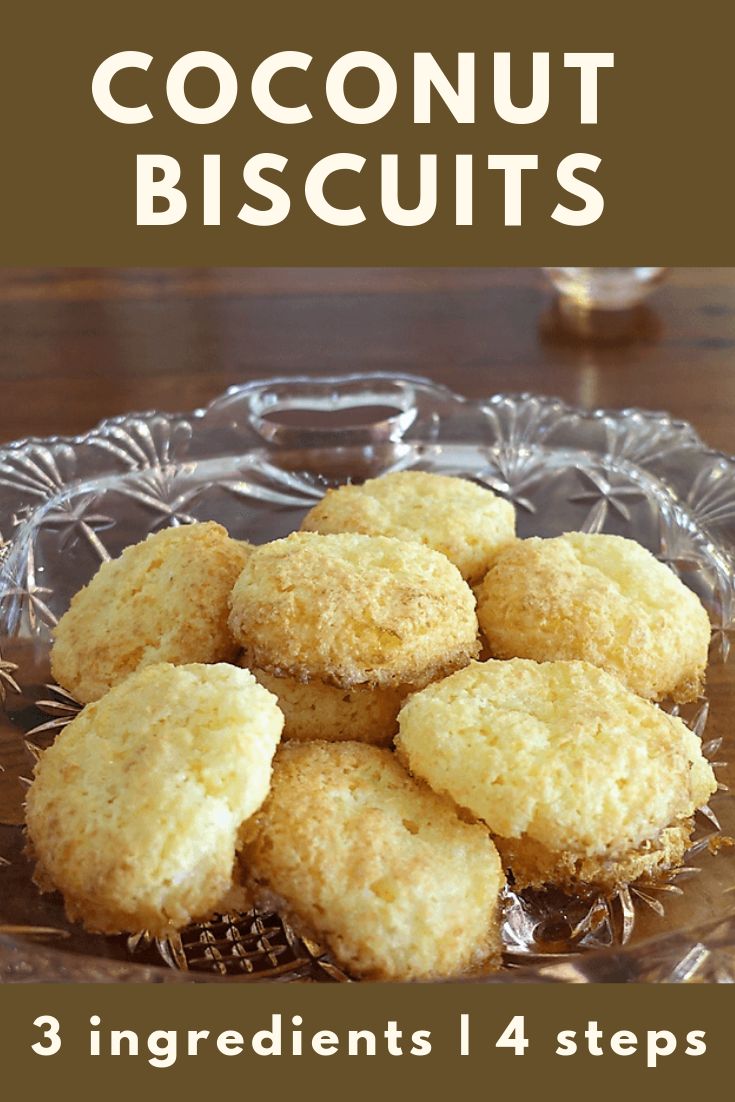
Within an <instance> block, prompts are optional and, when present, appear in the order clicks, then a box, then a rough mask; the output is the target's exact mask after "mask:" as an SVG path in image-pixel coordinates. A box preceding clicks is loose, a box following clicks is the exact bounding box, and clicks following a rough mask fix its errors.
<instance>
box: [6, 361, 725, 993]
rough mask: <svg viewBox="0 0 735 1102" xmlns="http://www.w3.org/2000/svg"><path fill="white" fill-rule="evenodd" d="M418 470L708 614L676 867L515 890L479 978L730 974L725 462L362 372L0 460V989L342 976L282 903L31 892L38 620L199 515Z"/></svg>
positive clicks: (581, 416) (39, 688)
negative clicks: (510, 510) (94, 907)
mask: <svg viewBox="0 0 735 1102" xmlns="http://www.w3.org/2000/svg"><path fill="white" fill-rule="evenodd" d="M412 467H415V468H420V469H423V470H429V471H437V472H441V473H445V474H454V475H463V476H465V477H468V478H472V479H474V480H476V481H477V482H479V483H480V484H483V485H486V486H489V487H490V488H492V489H493V490H494V491H496V492H497V493H499V494H502V495H503V496H505V497H507V498H508V499H510V500H511V501H512V502H513V503H514V504H515V506H516V510H517V516H518V532H519V535H521V536H530V535H541V536H553V535H559V534H561V533H562V532H565V531H569V530H573V529H578V530H583V531H586V532H610V533H615V534H618V535H623V536H628V537H632V538H634V539H636V540H638V541H639V542H640V543H642V544H643V545H644V546H645V547H647V548H649V550H651V551H652V552H653V553H654V554H655V555H657V556H658V557H659V558H660V559H661V560H662V561H663V562H665V563H666V564H667V565H668V566H669V567H670V568H671V569H672V570H674V571H675V572H676V573H677V574H678V575H679V576H680V577H681V578H682V580H683V581H684V582H685V583H686V584H687V585H689V586H690V587H691V588H692V589H694V590H695V591H696V592H697V594H698V595H699V596H700V598H701V599H702V601H703V602H704V604H705V605H706V607H707V609H708V611H709V614H710V617H711V620H712V645H711V652H710V665H709V670H708V681H707V695H706V698H705V699H702V700H700V701H698V702H697V703H696V704H694V705H687V706H686V707H685V708H683V709H682V710H681V714H682V716H683V718H684V719H685V720H686V722H687V723H689V724H690V726H692V727H693V728H694V729H695V730H696V731H697V733H698V734H699V735H700V736H701V738H702V740H703V743H704V751H705V753H706V755H707V756H708V757H709V758H710V760H712V761H713V763H717V764H716V772H717V777H718V781H719V783H720V791H718V792H717V794H716V795H715V796H714V797H713V799H712V801H711V804H710V807H709V808H708V809H705V810H704V811H702V812H700V813H698V815H697V826H696V832H695V835H694V843H693V846H692V849H691V851H690V852H689V853H688V854H687V857H686V860H685V863H684V865H683V867H682V868H680V869H675V870H672V871H671V873H670V874H668V875H667V876H666V877H665V878H664V879H663V880H659V881H657V882H655V883H650V884H649V883H645V884H643V883H638V884H635V885H632V886H631V887H630V888H629V889H626V890H625V891H622V892H620V893H619V894H618V895H617V896H616V897H615V898H613V899H603V898H601V897H599V896H590V897H589V898H575V899H570V898H566V897H563V896H561V895H555V894H553V893H525V894H523V895H520V896H518V895H515V894H513V893H512V892H510V891H509V892H508V893H507V896H506V898H505V899H504V922H503V939H504V945H505V953H504V964H503V968H502V969H501V970H500V971H499V972H497V973H494V974H492V975H488V976H482V977H480V978H479V980H480V982H494V983H498V982H523V981H525V982H534V981H536V982H593V981H625V982H627V981H653V982H733V981H734V980H735V849H733V848H731V846H730V845H729V839H730V837H731V836H733V835H735V797H733V795H732V794H731V793H730V791H729V786H732V785H733V784H734V783H735V768H734V765H733V763H735V676H734V675H733V669H734V668H735V666H734V664H733V663H732V662H728V657H729V650H730V642H731V639H732V635H733V631H734V630H735V581H734V571H735V460H733V459H732V458H730V457H727V456H725V455H722V454H719V453H716V452H713V451H710V450H708V449H707V448H706V446H705V445H704V444H703V443H702V442H701V440H700V439H699V437H698V436H697V434H696V432H695V431H694V429H693V428H692V427H691V426H690V425H688V424H686V423H685V422H682V421H675V420H673V419H672V418H670V417H669V416H668V415H666V414H664V413H651V412H645V411H642V410H633V409H628V410H594V411H588V410H581V409H575V408H572V407H570V406H567V405H565V404H564V403H563V402H561V401H558V400H556V399H553V398H545V397H537V396H533V395H528V394H521V395H514V394H510V395H493V396H492V397H488V398H487V399H485V400H479V401H475V400H472V401H470V400H467V399H464V398H462V397H460V396H459V395H457V394H454V393H452V392H451V391H449V390H447V389H445V388H443V387H440V386H437V385H435V384H433V383H431V382H430V381H429V380H426V379H421V378H416V377H413V376H408V375H392V374H370V375H360V374H353V375H345V376H341V377H332V378H325V377H312V378H307V377H290V378H281V379H266V380H262V381H259V382H253V383H249V384H247V385H244V386H237V387H233V388H231V389H230V390H228V391H227V392H226V393H225V394H224V395H222V396H221V397H220V398H218V399H216V400H215V401H214V402H213V403H212V404H211V405H210V406H208V407H207V408H206V409H204V410H197V411H195V412H194V413H189V414H166V413H144V414H130V415H126V416H124V417H118V418H114V419H112V420H109V421H105V422H103V423H102V424H101V425H100V426H98V427H97V428H96V429H94V430H92V431H91V432H89V433H86V434H84V435H83V436H79V437H74V438H53V439H49V440H25V441H20V442H18V443H15V444H10V445H8V446H6V447H4V448H1V449H0V535H1V536H2V544H1V547H0V704H2V708H1V709H0V711H1V713H2V714H1V715H0V981H6V982H8V981H18V982H22V981H49V980H66V981H80V982H81V981H124V982H131V981H138V982H186V981H191V980H198V981H202V980H212V981H215V982H243V981H265V980H270V981H274V980H280V981H286V980H291V979H301V980H310V981H323V982H333V981H337V980H342V981H344V980H349V978H350V977H348V976H345V975H344V973H343V972H341V970H340V969H339V968H338V967H337V966H336V965H335V963H334V962H333V961H332V960H331V959H330V957H329V955H328V954H327V953H326V952H325V951H324V950H323V949H322V947H320V946H319V945H317V944H315V943H313V942H311V941H309V940H308V939H304V938H303V937H299V936H297V935H296V933H295V932H294V931H293V930H291V929H290V928H289V927H288V925H287V924H286V923H285V922H283V921H282V920H281V919H280V918H279V917H278V916H277V915H272V914H254V913H251V914H238V915H223V916H217V917H216V918H214V919H213V920H212V921H211V922H208V923H203V924H199V925H197V926H192V927H190V928H188V929H187V930H185V931H183V932H182V933H181V935H176V936H174V937H172V938H169V939H167V940H165V941H163V940H156V939H151V938H149V937H148V936H147V935H146V933H145V932H144V931H141V932H140V933H139V934H137V935H135V936H134V937H131V938H125V937H117V938H106V937H101V936H95V935H91V934H86V933H84V931H82V930H81V928H79V927H77V926H74V925H72V924H70V923H68V922H67V920H66V919H65V917H64V912H63V906H62V903H61V900H60V897H59V896H57V895H53V894H52V895H41V894H39V892H38V890H37V889H36V888H35V887H34V885H33V884H32V881H31V871H32V870H31V866H30V863H29V862H28V860H27V859H26V857H25V856H24V852H23V848H24V837H23V827H22V823H23V798H24V791H25V786H26V785H27V783H28V779H29V778H30V776H31V772H32V769H33V764H34V758H35V756H37V754H38V753H39V752H41V751H42V750H43V749H44V748H45V747H46V746H48V745H49V743H50V741H51V740H52V739H53V738H54V737H55V735H56V734H57V733H58V731H59V730H60V729H61V728H62V727H63V725H64V723H65V722H68V720H69V718H71V717H72V716H73V715H74V714H75V712H76V711H77V710H78V705H76V703H75V702H74V701H73V700H72V699H71V698H70V697H68V696H67V694H65V693H64V692H63V691H62V690H60V689H59V688H58V687H56V686H54V685H53V684H52V683H51V680H50V672H49V648H50V642H51V630H52V628H53V625H54V623H55V622H56V620H57V619H58V617H59V616H60V615H61V614H62V613H63V612H64V610H65V609H66V607H67V605H68V603H69V600H70V598H71V597H72V595H73V594H74V593H75V592H76V590H78V589H79V588H80V587H81V586H82V585H84V584H85V583H86V582H87V581H88V580H89V579H90V577H91V576H92V575H93V574H94V572H95V571H96V570H97V568H98V567H99V565H100V563H101V562H102V561H104V560H105V559H107V558H109V557H114V556H117V555H118V554H119V553H120V552H121V551H122V549H123V548H124V547H126V546H127V545H128V544H130V543H133V542H136V541H138V540H140V539H142V538H144V537H145V536H146V535H148V533H150V532H154V531H157V530H158V529H160V528H162V527H165V526H166V525H176V524H188V523H191V522H192V521H199V520H217V521H219V522H221V523H222V524H224V525H225V526H226V527H227V528H228V529H229V531H230V533H231V534H232V535H233V536H235V537H237V538H241V539H248V540H251V541H253V542H255V543H260V542H263V541H265V540H269V539H274V538H277V537H280V536H283V535H286V534H287V533H288V532H290V531H292V530H293V529H294V528H297V527H298V526H299V523H300V521H301V518H302V516H303V515H304V513H305V512H306V511H307V510H308V509H309V508H310V507H311V506H312V505H313V504H314V503H315V502H316V501H317V500H319V498H320V497H321V496H322V495H323V493H324V492H325V490H326V488H327V487H329V486H335V485H338V484H340V483H342V482H345V481H347V480H362V479H364V478H366V477H372V476H375V475H379V474H383V473H385V472H387V471H394V470H403V469H407V468H412ZM664 706H666V705H664ZM470 979H472V980H475V981H477V980H478V977H471V978H470Z"/></svg>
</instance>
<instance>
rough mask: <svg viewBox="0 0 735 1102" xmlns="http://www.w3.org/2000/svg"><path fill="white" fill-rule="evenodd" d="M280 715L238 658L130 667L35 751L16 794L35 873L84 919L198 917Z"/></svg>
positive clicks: (220, 892) (266, 762)
mask: <svg viewBox="0 0 735 1102" xmlns="http://www.w3.org/2000/svg"><path fill="white" fill-rule="evenodd" d="M282 727H283V715H282V714H281V712H280V710H279V708H278V705H277V703H276V698H275V697H274V696H273V695H272V694H271V693H269V692H268V691H267V690H266V689H264V688H263V687H262V686H261V685H259V684H258V683H257V681H256V680H255V678H254V677H253V675H252V674H251V673H250V672H249V671H248V670H241V669H238V667H236V666H229V665H225V664H219V665H211V666H210V665H187V666H171V665H169V664H166V663H164V664H161V665H156V666H149V667H147V668H146V669H144V670H140V671H138V672H137V673H134V674H132V675H131V676H130V677H129V678H127V680H125V681H124V682H122V684H120V685H118V686H117V687H116V688H114V689H112V690H110V692H109V693H107V695H106V696H105V697H103V699H102V700H100V701H97V702H96V703H94V704H89V705H87V707H86V708H84V709H82V711H81V712H80V713H79V715H78V716H77V717H76V718H75V719H74V720H72V722H71V723H70V724H69V725H68V726H67V727H66V728H64V730H63V731H62V732H61V734H60V735H59V736H58V737H57V739H56V741H55V742H54V743H53V745H52V746H51V747H50V748H49V749H48V750H46V751H45V752H44V753H43V754H42V755H41V758H40V760H39V762H38V764H37V765H36V769H35V773H34V778H33V782H32V784H31V787H30V788H29V790H28V798H27V805H26V823H27V828H28V836H29V846H30V851H31V853H32V855H33V856H34V857H35V859H36V862H37V865H36V874H35V879H36V882H37V883H38V884H39V886H40V887H41V888H42V889H43V890H51V889H53V888H56V889H58V890H60V891H61V892H62V894H63V896H64V902H65V904H66V910H67V914H68V915H69V917H70V919H72V920H73V921H75V920H80V921H81V922H83V923H84V925H85V926H86V928H87V929H89V930H92V931H95V932H100V933H109V934H111V933H120V932H131V933H134V932H137V931H139V930H144V929H145V930H149V931H150V932H151V933H154V934H156V935H160V936H163V935H165V934H166V933H167V932H171V931H172V930H174V929H179V928H181V927H183V926H185V925H187V924H188V923H189V922H190V921H192V920H198V919H203V918H208V917H209V916H210V914H211V913H212V911H213V910H215V909H216V908H217V906H218V904H219V903H220V901H221V900H222V899H223V897H224V896H225V894H226V893H227V892H228V890H229V888H230V886H231V883H232V873H233V867H234V860H235V846H236V842H237V837H238V831H239V829H240V827H241V825H242V823H243V822H244V821H245V820H246V819H248V818H249V817H250V816H251V815H252V814H253V813H254V812H255V811H257V810H258V808H259V807H260V806H261V804H262V803H263V800H264V799H265V797H266V795H267V792H268V787H269V784H270V776H271V761H272V758H273V755H274V753H275V749H276V746H277V744H278V741H279V739H280V735H281V729H282Z"/></svg>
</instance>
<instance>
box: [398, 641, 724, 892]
mask: <svg viewBox="0 0 735 1102" xmlns="http://www.w3.org/2000/svg"><path fill="white" fill-rule="evenodd" d="M399 726H400V732H399V735H398V737H397V739H396V746H397V749H398V754H399V757H400V758H401V760H402V761H404V763H405V764H406V765H407V766H408V767H409V769H410V770H411V772H412V773H414V774H415V775H416V776H419V777H422V778H423V779H424V780H426V781H427V782H428V783H429V784H430V785H431V786H432V788H434V789H435V790H436V791H437V792H442V793H446V794H448V795H450V796H451V797H452V798H453V799H454V800H455V801H456V803H457V804H458V805H460V806H461V807H464V808H467V809H469V811H471V812H472V814H473V815H475V816H477V817H478V818H479V819H482V820H483V821H484V822H485V823H486V824H487V825H488V827H489V828H490V830H491V832H492V834H493V836H494V838H495V841H496V844H497V846H498V848H499V850H500V853H501V856H502V858H503V860H504V862H505V863H506V867H510V868H511V869H512V872H513V876H514V878H515V881H516V884H518V885H519V886H521V887H523V886H526V885H529V884H530V885H541V884H544V883H551V884H557V885H560V886H564V887H578V886H579V885H580V884H595V885H598V886H601V887H605V888H613V887H616V886H617V885H619V884H622V883H627V882H628V881H631V880H634V879H636V878H637V877H639V876H641V875H643V874H644V873H653V872H655V871H656V870H657V869H660V868H668V867H670V866H672V865H675V864H676V863H677V862H679V860H680V859H681V857H682V855H683V854H684V852H685V851H686V849H687V848H688V842H689V837H690V832H691V821H690V820H691V817H692V815H693V814H694V811H695V809H696V808H697V807H699V806H701V805H703V804H705V803H706V802H707V800H708V799H709V797H710V796H711V795H712V793H713V792H714V791H715V789H716V783H715V780H714V775H713V772H712V769H711V767H710V765H709V763H708V762H707V761H706V760H705V759H704V757H703V756H702V750H701V745H700V741H699V739H698V738H697V736H696V735H695V734H694V733H693V732H692V731H690V730H689V728H688V727H687V726H686V724H684V723H683V721H682V720H681V719H679V718H677V717H674V716H670V715H667V714H666V713H665V712H663V711H662V710H661V709H660V708H658V707H656V705H655V704H651V703H650V701H647V700H644V699H643V698H642V697H640V696H638V695H637V694H635V693H633V692H631V691H630V690H629V689H627V688H626V687H625V686H624V685H623V684H622V683H621V682H620V681H619V680H618V679H617V678H615V677H613V676H611V675H610V674H608V673H606V672H605V671H604V670H601V669H598V668H597V667H595V666H591V665H589V664H588V663H585V662H544V663H537V662H532V661H528V660H524V659H514V660H511V661H507V662H499V661H490V662H482V663H473V664H472V665H471V666H469V667H467V668H466V669H464V670H461V671H459V672H458V673H455V674H453V675H452V676H451V677H448V678H446V680H444V681H441V682H439V683H437V684H435V685H430V686H429V687H428V688H426V689H424V690H422V691H421V692H419V693H416V694H414V695H413V696H412V697H410V698H409V699H408V701H407V702H406V704H405V705H404V706H403V708H402V709H401V712H400V716H399Z"/></svg>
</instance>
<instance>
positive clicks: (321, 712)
mask: <svg viewBox="0 0 735 1102" xmlns="http://www.w3.org/2000/svg"><path fill="white" fill-rule="evenodd" d="M253 673H254V674H255V676H256V677H257V679H258V681H259V682H260V684H261V685H263V686H265V688H266V689H268V691H269V692H271V693H273V694H274V696H276V697H277V698H278V706H279V708H280V709H281V711H282V712H283V714H284V717H285V721H286V722H285V726H284V728H283V737H284V739H295V740H298V741H299V742H309V741H312V740H323V741H325V742H344V741H353V742H370V743H374V744H375V745H380V746H387V745H389V744H390V743H391V742H392V741H393V737H394V736H395V735H396V733H397V731H398V712H399V709H400V707H401V704H402V703H403V701H404V700H405V698H406V695H407V693H408V689H407V688H396V689H391V688H389V689H373V688H371V687H370V686H369V685H353V687H352V688H350V689H340V688H339V687H338V686H336V685H326V684H325V683H324V682H323V681H307V682H302V681H295V680H294V679H293V678H292V677H276V676H275V675H274V674H271V673H267V672H266V671H265V670H257V669H256V670H253Z"/></svg>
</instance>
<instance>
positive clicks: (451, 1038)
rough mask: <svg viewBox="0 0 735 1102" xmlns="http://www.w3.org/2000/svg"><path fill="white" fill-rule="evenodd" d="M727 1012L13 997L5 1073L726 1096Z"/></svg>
mask: <svg viewBox="0 0 735 1102" xmlns="http://www.w3.org/2000/svg"><path fill="white" fill-rule="evenodd" d="M731 1002H732V996H731V992H729V991H728V989H727V988H726V987H698V988H685V987H679V988H671V987H666V986H659V987H655V986H654V987H647V986H645V985H644V986H632V987H626V986H622V985H621V986H616V985H610V986H607V987H595V986H590V987H586V986H582V987H574V986H571V987H564V986H562V987H557V986H555V985H551V986H545V987H543V986H542V987H528V986H525V985H519V986H515V987H512V988H511V987H507V986H501V987H493V986H490V987H482V986H479V987H478V986H461V985H449V986H438V987H425V986H410V985H409V986H403V987H393V986H381V985H370V984H365V985H361V986H359V987H358V986H354V987H338V988H334V987H324V986H319V985H316V986H309V985H298V984H297V985H289V986H286V987H284V986H280V985H268V986H256V987H253V986H252V985H228V986H218V985H214V986H212V985H205V986H185V987H183V988H182V987H168V986H163V987H160V986H159V987H153V988H150V987H139V986H135V985H133V986H128V987H126V986H122V987H117V988H114V987H108V986H84V985H81V986H76V987H74V986H71V987H64V986H57V987H51V986H47V985H38V986H31V987H14V988H12V989H11V988H4V989H0V1012H1V1013H2V1021H3V1028H2V1031H1V1032H0V1068H1V1069H2V1074H3V1079H4V1082H5V1083H6V1084H9V1083H15V1084H18V1087H17V1088H16V1089H21V1090H22V1091H23V1094H24V1095H26V1096H28V1097H34V1098H35V1097H40V1094H41V1092H42V1091H44V1092H46V1091H48V1092H54V1091H55V1090H56V1089H57V1087H58V1084H59V1083H63V1084H65V1085H66V1086H67V1087H71V1085H72V1084H76V1085H77V1086H76V1088H75V1089H78V1090H80V1091H83V1094H84V1096H85V1097H88V1096H91V1095H92V1094H93V1093H94V1092H100V1093H102V1094H103V1095H104V1097H109V1098H126V1097H129V1091H130V1089H131V1088H133V1089H136V1090H140V1089H141V1088H142V1089H143V1090H144V1092H145V1093H144V1097H152V1096H153V1092H154V1091H156V1092H158V1091H161V1092H171V1091H172V1090H176V1091H177V1092H181V1097H183V1098H194V1097H202V1095H203V1092H206V1095H207V1096H215V1097H216V1096H217V1094H218V1093H219V1092H222V1091H224V1090H227V1091H228V1092H231V1091H232V1090H235V1091H236V1092H238V1094H239V1093H240V1092H242V1094H243V1095H246V1094H247V1095H251V1094H253V1092H254V1091H258V1092H259V1093H260V1094H261V1096H264V1097H266V1098H267V1097H273V1098H282V1097H285V1092H286V1091H290V1092H296V1094H297V1096H298V1095H300V1094H301V1093H302V1092H307V1093H309V1094H311V1093H312V1092H313V1093H314V1094H317V1093H318V1096H319V1097H323V1098H338V1097H344V1096H345V1094H346V1095H347V1096H348V1097H355V1098H368V1097H374V1096H375V1091H376V1090H381V1091H385V1090H386V1088H387V1089H388V1090H389V1092H390V1093H389V1095H388V1097H391V1098H397V1097H401V1096H402V1095H404V1094H409V1095H410V1096H411V1097H427V1098H446V1097H447V1096H450V1097H453V1096H454V1095H455V1094H456V1093H457V1092H461V1093H465V1092H467V1093H468V1094H469V1093H470V1092H474V1091H481V1092H482V1093H481V1096H482V1097H493V1096H497V1095H498V1094H499V1092H501V1091H504V1092H507V1091H510V1090H512V1091H513V1093H514V1095H516V1096H517V1097H521V1098H522V1097H528V1093H527V1092H529V1091H538V1092H540V1093H539V1095H538V1097H541V1098H543V1097H545V1096H546V1095H547V1092H551V1095H552V1096H553V1097H565V1096H569V1097H578V1096H579V1095H580V1094H581V1093H582V1092H583V1093H584V1095H585V1096H593V1097H595V1098H598V1097H599V1098H603V1099H604V1098H615V1097H620V1093H621V1091H622V1092H625V1094H627V1093H629V1092H630V1090H631V1088H632V1089H633V1090H634V1091H635V1094H636V1095H637V1096H638V1095H639V1094H640V1092H641V1091H643V1090H644V1089H646V1090H648V1091H651V1092H652V1093H654V1094H659V1093H660V1094H662V1095H663V1096H665V1097H669V1098H684V1097H692V1096H693V1095H694V1094H695V1093H697V1094H698V1093H701V1091H702V1090H706V1091H708V1092H713V1091H722V1090H726V1089H727V1083H728V1081H729V1076H730V1074H731V1064H732V1060H731V1052H730V1040H729V1038H730V1033H731V1026H730V1021H731V1010H732V1006H731ZM33 1046H35V1048H34V1047H33ZM225 1084H226V1086H225ZM263 1092H264V1094H263ZM664 1092H665V1094H664Z"/></svg>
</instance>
